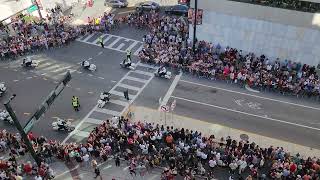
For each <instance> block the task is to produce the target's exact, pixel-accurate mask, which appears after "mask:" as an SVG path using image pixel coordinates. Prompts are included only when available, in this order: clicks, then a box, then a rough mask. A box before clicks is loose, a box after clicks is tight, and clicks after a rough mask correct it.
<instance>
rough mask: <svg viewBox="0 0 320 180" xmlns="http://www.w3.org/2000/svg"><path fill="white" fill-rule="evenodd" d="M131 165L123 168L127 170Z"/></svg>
mask: <svg viewBox="0 0 320 180" xmlns="http://www.w3.org/2000/svg"><path fill="white" fill-rule="evenodd" d="M129 167H130V166H127V167H125V168H123V169H122V170H123V171H126V170H128V169H129Z"/></svg>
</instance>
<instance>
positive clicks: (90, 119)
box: [84, 118, 103, 124]
mask: <svg viewBox="0 0 320 180" xmlns="http://www.w3.org/2000/svg"><path fill="white" fill-rule="evenodd" d="M84 122H87V123H91V124H102V123H103V120H100V119H94V118H87V119H86V120H85V121H84Z"/></svg>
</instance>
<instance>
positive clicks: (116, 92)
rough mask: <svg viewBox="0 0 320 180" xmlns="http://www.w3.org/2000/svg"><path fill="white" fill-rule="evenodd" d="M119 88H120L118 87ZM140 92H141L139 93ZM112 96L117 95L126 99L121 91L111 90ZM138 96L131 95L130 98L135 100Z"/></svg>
mask: <svg viewBox="0 0 320 180" xmlns="http://www.w3.org/2000/svg"><path fill="white" fill-rule="evenodd" d="M117 87H118V86H117ZM138 92H139V91H138ZM109 93H110V94H114V95H117V96H123V97H124V94H123V92H119V91H116V90H110V91H109ZM135 96H136V95H133V94H129V98H130V99H133V98H134V97H135Z"/></svg>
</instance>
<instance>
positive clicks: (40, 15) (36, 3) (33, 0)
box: [32, 0, 43, 20]
mask: <svg viewBox="0 0 320 180" xmlns="http://www.w3.org/2000/svg"><path fill="white" fill-rule="evenodd" d="M32 2H33V4H35V5H36V6H37V9H38V13H39V17H40V20H42V19H43V17H42V14H41V11H40V7H39V4H38V1H37V0H32Z"/></svg>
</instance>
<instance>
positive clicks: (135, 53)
mask: <svg viewBox="0 0 320 180" xmlns="http://www.w3.org/2000/svg"><path fill="white" fill-rule="evenodd" d="M142 48H143V44H142V45H141V46H140V47H139V48H138V49H137V50H136V51H135V52H134V53H133V55H136V56H138V54H139V52H140V51H141V50H142Z"/></svg>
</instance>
